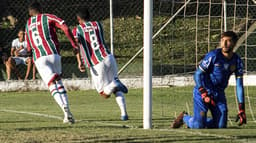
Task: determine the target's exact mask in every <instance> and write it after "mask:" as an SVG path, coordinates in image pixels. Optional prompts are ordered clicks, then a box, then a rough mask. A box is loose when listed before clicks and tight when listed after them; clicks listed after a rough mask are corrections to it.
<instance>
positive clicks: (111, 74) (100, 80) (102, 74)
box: [90, 54, 117, 93]
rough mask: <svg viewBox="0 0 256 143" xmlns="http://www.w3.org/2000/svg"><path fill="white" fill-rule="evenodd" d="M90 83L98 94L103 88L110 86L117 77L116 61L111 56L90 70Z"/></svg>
mask: <svg viewBox="0 0 256 143" xmlns="http://www.w3.org/2000/svg"><path fill="white" fill-rule="evenodd" d="M90 72H91V76H92V81H93V83H94V87H95V88H96V90H97V91H98V93H100V92H102V91H103V89H104V87H105V86H107V85H108V84H110V83H111V82H112V81H113V80H114V79H115V77H117V65H116V60H115V58H114V56H113V55H112V54H110V55H108V56H107V57H105V59H104V60H103V61H102V62H100V63H98V64H97V65H95V66H93V67H91V68H90Z"/></svg>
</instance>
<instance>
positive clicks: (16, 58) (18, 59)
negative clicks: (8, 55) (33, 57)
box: [12, 57, 29, 65]
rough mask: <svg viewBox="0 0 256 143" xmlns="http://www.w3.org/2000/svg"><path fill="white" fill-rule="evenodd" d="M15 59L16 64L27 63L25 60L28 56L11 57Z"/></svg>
mask: <svg viewBox="0 0 256 143" xmlns="http://www.w3.org/2000/svg"><path fill="white" fill-rule="evenodd" d="M12 58H13V59H14V60H15V63H16V65H19V64H23V65H27V63H26V61H27V59H29V57H12Z"/></svg>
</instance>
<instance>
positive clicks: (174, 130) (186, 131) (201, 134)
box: [153, 129, 237, 139]
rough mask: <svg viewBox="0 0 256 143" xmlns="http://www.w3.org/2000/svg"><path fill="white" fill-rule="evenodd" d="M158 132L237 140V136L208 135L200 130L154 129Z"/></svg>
mask: <svg viewBox="0 0 256 143" xmlns="http://www.w3.org/2000/svg"><path fill="white" fill-rule="evenodd" d="M153 130H157V131H173V132H178V133H188V134H192V135H200V136H206V137H217V138H225V139H236V138H237V137H235V136H227V135H219V134H212V133H211V134H208V133H204V132H200V131H199V130H200V129H199V130H198V129H185V130H184V129H181V130H180V129H153Z"/></svg>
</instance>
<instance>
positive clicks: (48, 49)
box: [25, 14, 64, 61]
mask: <svg viewBox="0 0 256 143" xmlns="http://www.w3.org/2000/svg"><path fill="white" fill-rule="evenodd" d="M63 23H64V20H62V19H60V18H58V17H57V16H55V15H52V14H38V15H36V16H32V17H30V18H29V19H28V21H27V24H26V29H25V32H26V35H25V39H26V41H27V45H28V51H31V50H32V54H33V60H34V61H36V59H38V58H40V57H41V56H47V55H52V54H59V41H58V39H57V35H56V29H55V27H58V28H60V27H61V26H62V24H63Z"/></svg>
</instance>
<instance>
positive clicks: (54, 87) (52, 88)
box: [49, 84, 69, 116]
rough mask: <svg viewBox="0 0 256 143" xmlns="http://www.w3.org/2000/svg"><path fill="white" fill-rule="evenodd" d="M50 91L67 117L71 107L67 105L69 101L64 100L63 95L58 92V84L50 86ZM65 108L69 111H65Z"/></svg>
mask: <svg viewBox="0 0 256 143" xmlns="http://www.w3.org/2000/svg"><path fill="white" fill-rule="evenodd" d="M49 89H50V92H51V95H52V96H53V98H54V100H55V101H56V102H57V104H58V105H59V107H60V108H61V109H62V111H63V112H64V114H65V116H66V112H67V111H69V107H68V104H67V103H68V102H67V99H65V98H63V95H62V94H61V93H60V91H59V90H58V84H51V85H50V86H49ZM64 107H65V108H66V110H67V111H66V110H65V109H64Z"/></svg>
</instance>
